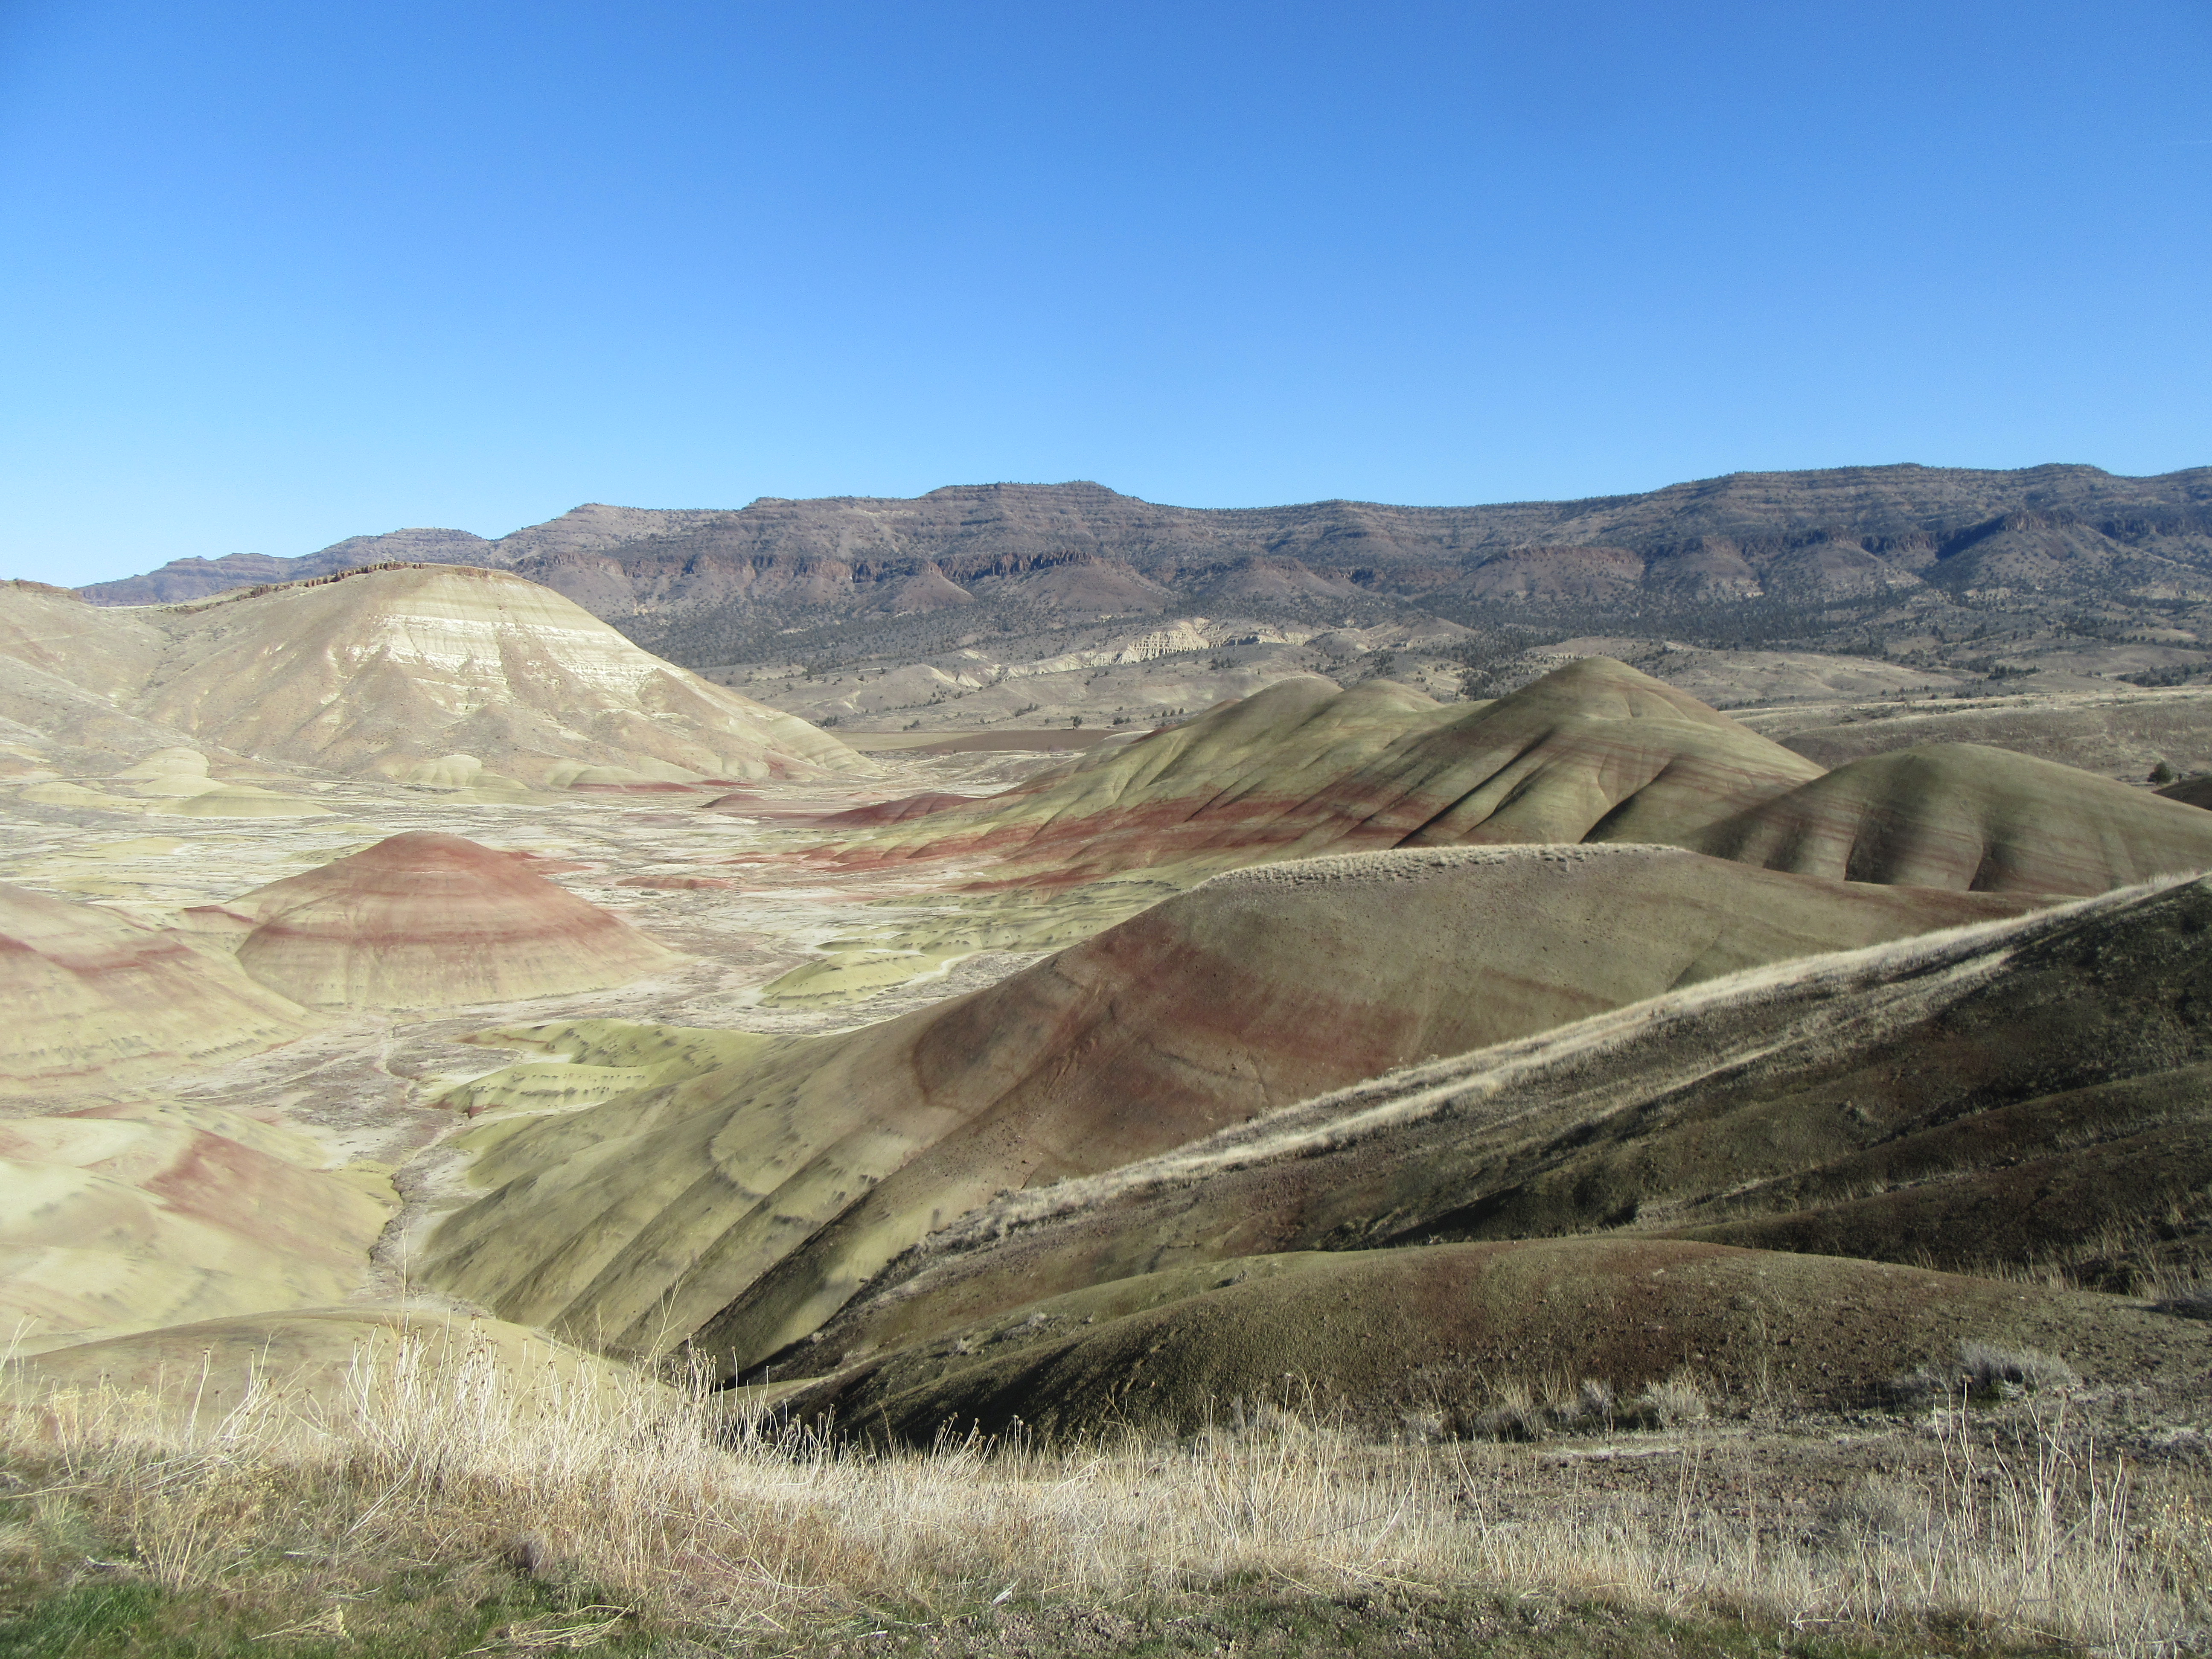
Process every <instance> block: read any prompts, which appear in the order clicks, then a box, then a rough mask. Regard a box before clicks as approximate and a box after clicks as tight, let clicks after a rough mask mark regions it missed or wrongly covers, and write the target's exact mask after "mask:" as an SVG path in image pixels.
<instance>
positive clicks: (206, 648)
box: [0, 566, 869, 788]
mask: <svg viewBox="0 0 2212 1659" xmlns="http://www.w3.org/2000/svg"><path fill="white" fill-rule="evenodd" d="M0 716H4V717H6V718H7V719H9V720H15V722H17V724H18V725H20V726H22V727H24V728H25V730H26V731H27V732H29V733H31V734H32V736H33V738H34V739H40V740H43V741H42V747H43V751H44V752H45V753H46V755H47V756H48V757H50V760H51V763H52V769H54V770H58V771H64V772H68V773H72V774H76V775H86V774H88V773H89V774H90V775H94V776H102V775H106V773H108V772H111V771H112V770H113V769H114V763H115V761H116V760H118V759H120V760H127V761H131V762H136V761H139V760H142V759H143V758H144V757H146V756H147V755H148V754H149V753H150V752H152V751H154V750H158V749H165V748H176V747H182V748H186V749H192V748H195V747H197V748H203V749H208V750H221V751H224V752H226V753H227V754H228V755H229V756H231V757H252V758H253V759H257V760H261V761H266V762H271V763H279V764H284V765H290V766H307V767H314V768H319V769H325V770H328V771H332V772H337V773H341V774H345V775H358V776H366V777H385V778H391V779H394V780H398V781H417V782H425V783H434V784H440V785H446V786H451V787H461V786H466V785H469V784H472V783H473V784H478V785H492V784H497V783H499V782H501V781H506V782H507V786H508V787H520V785H523V784H526V785H529V786H531V787H555V788H558V787H568V786H569V785H571V784H574V783H578V782H582V783H586V784H589V783H593V782H605V783H623V782H643V781H650V780H656V779H658V780H668V781H687V780H697V779H700V778H731V779H749V778H766V777H773V776H794V775H796V776H815V775H821V774H822V773H823V772H824V771H836V770H839V769H845V770H857V771H866V769H868V766H869V763H867V762H866V761H865V760H863V759H862V758H861V757H859V756H857V755H855V754H854V753H853V752H852V751H851V750H848V749H847V748H846V747H845V746H844V745H843V744H840V743H839V742H837V741H836V739H835V738H830V737H829V736H828V735H826V734H824V733H823V732H817V731H816V730H815V729H814V728H813V727H811V726H808V725H806V723H805V721H803V720H799V719H797V718H796V717H795V716H792V715H788V714H781V713H779V712H777V711H776V710H774V709H770V708H764V707H763V706H762V705H760V704H758V703H755V702H750V700H748V699H746V698H744V697H742V696H738V695H737V694H736V693H734V692H731V691H728V690H724V689H722V688H720V687H716V686H713V685H709V684H707V683H706V682H705V681H703V680H701V679H700V678H697V677H696V675H693V674H690V673H687V672H685V671H684V670H681V669H678V668H675V667H671V665H668V664H666V663H665V662H662V661H660V660H659V659H656V658H654V657H652V656H649V655H647V653H644V652H642V651H641V650H639V649H638V648H637V647H635V646H634V645H632V644H630V643H629V641H627V640H625V639H623V637H622V636H621V635H618V634H617V633H616V632H615V631H614V630H613V629H611V628H609V627H607V626H606V625H605V623H601V622H599V620H598V619H597V618H595V617H592V616H590V615H588V614H587V613H586V612H584V611H580V610H579V609H577V608H576V607H575V606H574V605H572V604H570V603H569V602H568V600H566V599H562V598H561V597H560V596H559V595H558V594H556V593H553V592H550V591H548V590H547V589H544V588H542V587H538V586H533V585H532V584H531V583H529V582H526V581H523V580H520V579H518V578H516V577H513V576H509V575H506V574H501V573H498V572H494V571H487V570H479V569H473V568H468V567H465V566H448V567H437V568H398V569H385V570H369V571H363V572H360V573H357V574H353V575H349V576H347V577H345V578H343V580H321V581H317V582H312V583H303V584H299V585H295V586H289V587H281V588H276V589H274V590H271V591H269V592H252V591H248V592H246V593H244V594H242V595H240V596H237V597H234V598H230V599H222V600H219V601H216V602H212V603H208V604H203V605H184V606H172V607H154V608H147V609H141V610H100V609H97V608H95V607H93V606H89V605H82V603H78V602H73V601H71V600H70V599H67V598H64V597H59V596H57V595H56V594H54V593H53V592H40V591H34V590H33V589H30V588H27V587H23V586H15V587H11V588H6V589H0ZM3 736H4V733H0V737H3ZM31 746H32V747H33V749H38V748H40V747H41V744H37V743H34V744H32V745H31ZM103 760H105V762H106V764H105V765H102V764H101V762H102V761H103Z"/></svg>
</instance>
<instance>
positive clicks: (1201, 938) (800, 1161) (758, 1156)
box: [428, 847, 2039, 1365]
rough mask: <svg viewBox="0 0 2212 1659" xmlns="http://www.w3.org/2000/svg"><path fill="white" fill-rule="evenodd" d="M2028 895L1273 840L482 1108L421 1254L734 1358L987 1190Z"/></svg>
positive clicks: (1631, 858) (584, 1324)
mask: <svg viewBox="0 0 2212 1659" xmlns="http://www.w3.org/2000/svg"><path fill="white" fill-rule="evenodd" d="M2035 902H2039V901H2034V900H2029V899H2025V898H2022V897H2020V896H2005V895H1968V894H1957V893H1942V892H1933V891H1926V890H1917V889H1905V888H1883V887H1875V886H1869V885H1864V884H1843V883H1836V882H1822V881H1817V880H1814V879H1810V878H1804V877H1797V876H1787V875H1778V874H1773V873H1770V872H1764V871H1754V870H1751V869H1748V868H1747V867H1745V866H1740V865H1732V864H1728V863H1724V862H1723V861H1720V860H1712V859H1706V858H1701V857H1699V856H1697V855H1695V854H1687V853H1683V852H1680V851H1676V850H1674V849H1671V848H1639V847H1618V848H1565V847H1531V848H1456V849H1447V848H1435V849H1430V850H1427V851H1425V852H1405V853H1388V854H1361V855H1355V856H1345V857H1339V858H1334V859H1329V860H1317V861H1314V862H1311V863H1301V864H1288V865H1277V866H1267V867H1265V868H1262V869H1258V870H1254V871H1249V872H1242V873H1240V874H1237V875H1236V876H1233V877H1230V878H1223V879H1220V880H1217V881H1215V882H1213V883H1212V884H1208V885H1206V886H1205V887H1202V888H1200V889H1199V890H1196V891H1194V892H1192V893H1188V894H1186V895H1183V896H1180V897H1178V898H1175V899H1171V900H1170V901H1168V902H1165V903H1164V904H1160V905H1158V906H1156V907H1155V908H1152V909H1151V910H1148V911H1146V912H1145V913H1144V914H1143V915H1139V916H1138V917H1135V918H1133V920H1131V921H1127V922H1125V923H1123V924H1121V926H1119V927H1114V928H1111V929H1109V930H1108V931H1107V932H1105V933H1101V934H1099V935H1097V937H1095V938H1093V939H1090V940H1088V941H1086V942H1085V943H1084V944H1082V945H1076V946H1073V947H1072V948H1070V949H1068V950H1066V951H1061V952H1060V953H1059V954H1058V955H1056V956H1054V957H1050V958H1048V959H1047V960H1046V961H1044V962H1042V963H1037V964H1036V965H1035V966H1033V967H1031V968H1030V969H1026V970H1024V972H1022V973H1019V974H1017V975H1013V976H1012V978H1010V979H1007V980H1006V981H1001V982H1000V983H999V984H998V985H995V986H993V987H990V988H988V989H987V990H983V991H981V992H977V993H975V994H971V995H969V996H966V997H963V998H959V999H956V1000H952V1001H950V1002H947V1003H944V1004H940V1005H939V1006H934V1007H931V1008H928V1009H925V1010H922V1011H920V1012H915V1013H914V1014H911V1015H908V1016H906V1017H904V1018H899V1019H896V1020H891V1021H888V1022H885V1023H884V1024H878V1025H875V1026H871V1027H867V1028H865V1029H863V1030H858V1031H854V1032H849V1033H844V1034H840V1035H837V1036H825V1037H816V1038H808V1039H802V1040H796V1041H788V1042H781V1043H779V1044H776V1045H775V1046H773V1047H772V1048H769V1050H768V1051H767V1052H766V1053H765V1054H762V1055H760V1056H759V1057H757V1058H749V1059H747V1060H744V1062H743V1063H740V1064H736V1065H730V1066H722V1067H720V1068H719V1069H715V1070H711V1071H708V1072H706V1073H705V1074H703V1075H699V1076H696V1077H694V1078H693V1079H691V1080H690V1081H688V1082H684V1083H681V1084H678V1085H673V1086H665V1087H659V1088H655V1089H649V1090H644V1091H637V1092H635V1093H632V1094H628V1095H624V1096H622V1097H618V1098H616V1099H613V1100H611V1101H609V1102H607V1103H605V1104H604V1105H599V1106H595V1107H592V1108H590V1109H586V1110H582V1111H578V1112H575V1113H573V1114H570V1115H562V1116H557V1117H551V1118H547V1119H544V1120H540V1121H535V1122H532V1123H526V1124H523V1125H521V1126H520V1127H517V1126H514V1125H512V1124H509V1125H506V1126H499V1125H492V1126H488V1127H487V1128H486V1129H485V1130H484V1131H483V1132H481V1133H482V1134H483V1136H484V1137H486V1139H483V1141H481V1142H480V1143H479V1145H480V1146H481V1147H482V1155H481V1156H480V1157H479V1158H478V1160H477V1164H476V1165H475V1176H476V1178H477V1180H478V1181H480V1182H483V1184H485V1185H486V1186H488V1187H489V1188H490V1189H491V1190H490V1191H489V1192H488V1193H487V1194H485V1195H484V1196H483V1198H482V1199H480V1200H477V1201H476V1202H475V1203H474V1204H472V1205H471V1206H469V1207H468V1208H466V1209H465V1210H463V1211H461V1212H459V1213H458V1214H457V1215H455V1216H454V1217H453V1218H452V1219H450V1220H449V1221H447V1223H446V1224H445V1225H443V1227H442V1228H441V1230H440V1231H439V1233H438V1234H437V1236H436V1237H435V1240H434V1242H433V1254H432V1259H431V1261H430V1262H429V1265H428V1274H429V1279H430V1281H431V1282H432V1283H433V1284H435V1285H437V1286H438V1287H439V1288H441V1289H444V1290H447V1291H453V1292H455V1293H457V1294H459V1295H462V1296H465V1297H470V1298H471V1299H473V1300H475V1301H477V1302H479V1303H481V1304H484V1305H486V1306H488V1307H489V1308H492V1309H494V1310H496V1311H497V1312H498V1314H499V1315H500V1316H501V1317H502V1318H507V1319H511V1320H514V1321H516V1322H520V1323H524V1324H534V1325H543V1326H545V1327H547V1328H550V1329H553V1330H555V1331H556V1332H559V1333H562V1334H566V1335H568V1336H569V1337H570V1338H571V1339H572V1340H580V1341H581V1340H601V1341H605V1343H607V1344H608V1345H609V1346H611V1347H612V1348H614V1349H617V1350H621V1351H627V1352H659V1351H664V1350H665V1348H666V1347H668V1346H671V1345H672V1344H674V1343H677V1342H679V1341H682V1340H684V1339H685V1338H687V1337H694V1336H696V1339H697V1340H698V1341H700V1342H701V1343H702V1345H704V1346H708V1348H710V1349H712V1350H713V1351H714V1352H716V1353H717V1354H734V1355H735V1356H736V1363H737V1364H740V1365H744V1364H753V1363H757V1361H758V1360H760V1359H762V1358H765V1357H766V1356H768V1355H769V1354H771V1353H773V1352H775V1351H776V1350H778V1349H780V1348H781V1347H782V1346H785V1345H786V1344H787V1343H789V1342H791V1341H793V1340H797V1339H799V1338H802V1337H804V1336H805V1335H806V1334H808V1333H810V1332H811V1331H812V1330H813V1329H814V1328H815V1327H816V1326H817V1325H818V1324H819V1323H820V1322H822V1321H823V1319H826V1318H827V1317H829V1316H830V1315H831V1314H832V1313H834V1312H835V1311H836V1310H837V1308H838V1307H839V1306H840V1305H841V1304H842V1303H843V1302H844V1301H845V1300H846V1298H847V1297H849V1296H850V1295H851V1294H852V1293H853V1292H854V1291H855V1290H857V1289H858V1288H859V1287H860V1285H861V1284H862V1283H863V1282H864V1281H865V1280H866V1279H868V1278H869V1277H870V1276H871V1275H872V1274H873V1273H876V1272H877V1271H878V1269H879V1268H880V1267H882V1266H883V1265H884V1263H885V1262H886V1261H890V1259H891V1258H892V1257H893V1256H895V1255H897V1254H898V1253H899V1252H900V1251H902V1250H904V1249H907V1248H908V1246H910V1245H912V1244H914V1243H915V1242H916V1241H918V1240H919V1239H921V1237H923V1236H924V1235H925V1234H927V1233H928V1232H929V1231H932V1230H933V1229H935V1228H938V1227H940V1226H943V1225H945V1224H946V1223H948V1222H950V1221H951V1220H952V1219H953V1218H956V1217H957V1216H959V1215H961V1214H962V1213H963V1212H966V1211H968V1210H969V1209H971V1208H973V1207H974V1206H976V1205H979V1204H982V1203H986V1202H987V1201H988V1200H990V1199H991V1198H992V1196H993V1195H994V1194H996V1193H999V1192H1000V1191H1003V1190H1005V1189H1006V1188H1020V1187H1035V1186H1038V1185H1041V1184H1043V1183H1046V1182H1053V1181H1056V1180H1061V1179H1066V1178H1073V1177H1080V1176H1088V1175H1092V1174H1096V1173H1097V1172H1099V1171H1102V1170H1111V1169H1114V1168H1115V1167H1117V1166H1119V1165H1121V1164H1127V1163H1128V1162H1130V1161H1131V1160H1133V1159H1139V1158H1149V1157H1152V1156H1154V1155H1157V1154H1159V1153H1163V1152H1168V1151H1170V1149H1172V1148H1175V1147H1177V1146H1182V1145H1183V1144H1184V1143H1185V1142H1188V1141H1190V1140H1193V1139H1198V1138H1200V1137H1203V1136H1206V1135H1208V1134H1211V1133H1215V1132H1217V1131H1218V1130H1221V1129H1223V1128H1225V1127H1228V1126H1230V1125H1234V1124H1239V1123H1243V1122H1244V1121H1246V1120H1248V1119H1249V1118H1251V1117H1253V1116H1255V1115H1257V1114H1262V1113H1265V1112H1267V1111H1270V1110H1272V1109H1275V1108H1279V1107H1282V1106H1286V1105H1288V1104H1290V1103H1292V1102H1295V1101H1297V1100H1299V1099H1302V1098H1304V1097H1308V1096H1310V1095H1314V1094H1316V1093H1319V1092H1321V1091H1324V1090H1328V1089H1331V1088H1335V1087H1339V1086H1341V1085H1345V1084H1347V1083H1350V1082H1352V1081H1354V1080H1355V1079H1361V1078H1365V1077H1370V1076H1373V1075H1375V1074H1376V1073H1383V1072H1387V1071H1389V1070H1390V1069H1391V1068H1393V1067H1395V1066H1403V1065H1406V1064H1407V1063H1409V1062H1413V1061H1418V1060H1422V1059H1425V1058H1426V1057H1430V1056H1433V1055H1438V1054H1452V1053H1456V1052H1460V1051H1462V1050H1464V1049H1468V1048H1479V1047H1481V1046H1483V1045H1485V1044H1488V1043H1492V1042H1498V1041H1500V1040H1502V1039H1505V1038H1510V1037H1517V1036H1527V1035H1528V1034H1531V1033H1534V1032H1537V1031H1541V1030H1547V1029H1549V1028H1551V1027H1553V1026H1555V1025H1559V1024H1563V1023H1565V1022H1567V1021H1571V1020H1574V1019H1577V1018H1580V1017H1582V1016H1583V1015H1586V1014H1589V1013H1592V1012H1597V1011H1599V1010H1602V1009H1607V1008H1613V1007H1617V1006H1620V1005H1622V1004H1626V1003H1631V1002H1634V1001H1637V1000H1640V999H1642V998H1645V997H1649V996H1651V995H1654V994H1658V993H1660V992H1662V991H1665V990H1667V989H1668V988H1670V987H1674V986H1677V985H1681V984H1688V983H1693V982H1695V981H1699V980H1703V979H1707V978H1711V977H1713V976H1715V975H1721V974H1725V973H1729V972H1731V971H1733V970H1735V969H1740V968H1742V967H1746V966H1748V965H1751V964H1753V963H1770V962H1775V961H1778V960H1782V959H1784V958H1789V957H1802V956H1807V955H1810V954H1814V953H1817V952H1820V951H1827V950H1833V949H1835V948H1837V947H1838V946H1843V945H1863V944H1868V943H1871V942H1873V941H1875V940H1877V939H1898V938H1902V937H1905V936H1908V935H1911V934H1914V933H1923V932H1925V931H1927V930H1929V929H1930V928H1936V927H1949V926H1954V925H1956V924H1959V923H1961V922H1967V921H1982V920H1986V919H1988V918H1990V917H1993V916H2002V915H2015V914H2017V913H2018V912H2019V911H2020V910H2021V909H2022V908H2026V907H2027V906H2029V905H2031V904H2033V903H2035ZM574 1058H575V1059H578V1060H583V1061H585V1062H586V1063H592V1062H593V1061H594V1060H595V1055H594V1054H592V1053H589V1052H578V1053H576V1054H574Z"/></svg>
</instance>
